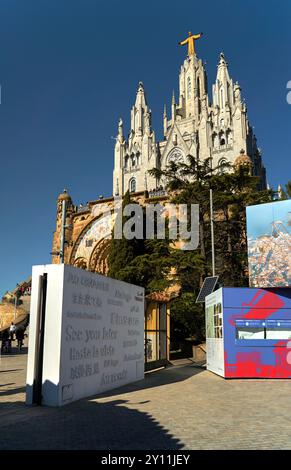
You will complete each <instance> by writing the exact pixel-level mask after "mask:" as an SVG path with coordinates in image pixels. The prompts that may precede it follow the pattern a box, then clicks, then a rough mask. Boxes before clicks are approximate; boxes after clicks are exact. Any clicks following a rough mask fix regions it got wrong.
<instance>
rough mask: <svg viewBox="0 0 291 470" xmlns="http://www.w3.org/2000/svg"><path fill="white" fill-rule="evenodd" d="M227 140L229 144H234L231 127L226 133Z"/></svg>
mask: <svg viewBox="0 0 291 470" xmlns="http://www.w3.org/2000/svg"><path fill="white" fill-rule="evenodd" d="M226 142H227V145H232V144H233V137H232V132H231V130H230V129H228V131H227V133H226Z"/></svg>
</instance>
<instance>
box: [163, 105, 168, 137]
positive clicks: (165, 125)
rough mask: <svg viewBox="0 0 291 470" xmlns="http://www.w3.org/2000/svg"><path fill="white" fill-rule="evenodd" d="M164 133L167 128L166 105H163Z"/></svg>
mask: <svg viewBox="0 0 291 470" xmlns="http://www.w3.org/2000/svg"><path fill="white" fill-rule="evenodd" d="M163 117H164V135H166V134H167V130H168V118H167V107H166V105H164V116H163Z"/></svg>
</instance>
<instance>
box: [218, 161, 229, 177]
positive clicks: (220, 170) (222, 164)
mask: <svg viewBox="0 0 291 470" xmlns="http://www.w3.org/2000/svg"><path fill="white" fill-rule="evenodd" d="M226 166H227V160H226V158H221V160H219V162H218V173H219V174H220V175H222V174H223V173H225V172H226Z"/></svg>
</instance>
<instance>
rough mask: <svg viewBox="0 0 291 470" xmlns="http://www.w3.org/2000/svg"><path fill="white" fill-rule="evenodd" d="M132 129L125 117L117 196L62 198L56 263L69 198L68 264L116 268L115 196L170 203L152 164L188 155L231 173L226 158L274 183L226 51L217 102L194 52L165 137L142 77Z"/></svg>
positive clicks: (104, 270) (118, 141)
mask: <svg viewBox="0 0 291 470" xmlns="http://www.w3.org/2000/svg"><path fill="white" fill-rule="evenodd" d="M130 127H131V129H130V133H129V135H128V138H125V136H124V126H123V122H122V120H120V121H119V124H118V135H117V138H116V144H115V150H114V172H113V196H112V197H110V198H108V199H98V200H95V201H90V202H88V203H87V205H86V206H85V207H81V206H76V205H74V203H73V201H72V199H71V197H70V195H69V194H68V193H67V192H66V191H64V192H63V193H62V194H60V195H59V197H58V201H57V219H56V230H55V232H54V237H53V250H52V262H53V263H59V262H60V254H59V253H60V238H61V237H60V234H61V227H62V204H63V201H66V227H67V228H66V233H65V240H66V244H65V250H64V262H65V263H68V264H72V265H74V266H77V267H81V268H84V269H88V270H90V271H92V272H98V273H101V274H106V273H107V272H108V250H109V244H110V238H111V231H112V228H113V224H114V216H113V215H112V214H110V213H108V208H109V210H113V205H114V197H115V196H121V197H122V196H123V195H124V194H125V193H126V191H127V190H129V191H130V192H131V193H132V200H133V201H136V202H138V203H139V204H141V205H147V204H150V203H157V202H159V203H161V204H164V203H165V202H167V201H168V197H167V193H166V191H165V189H164V188H163V187H161V186H163V182H161V181H156V180H155V179H154V178H153V177H152V176H151V175H150V174H149V170H150V169H152V168H154V167H158V168H161V169H164V168H166V166H167V164H168V163H169V162H171V161H175V162H186V159H187V155H192V156H194V157H195V158H196V159H199V160H200V161H205V160H208V159H209V160H208V162H209V164H210V165H211V166H212V168H217V171H223V169H224V164H225V162H229V163H232V164H241V163H242V164H245V163H247V164H248V165H250V168H251V169H252V172H253V174H255V175H257V176H259V177H260V185H261V188H262V189H263V188H265V187H266V175H265V169H264V166H263V164H262V158H261V153H260V150H259V149H258V147H257V142H256V137H255V135H254V134H253V130H252V127H251V126H250V124H249V121H248V118H247V110H246V105H245V103H244V102H243V100H242V98H241V90H240V87H239V85H238V83H234V82H233V80H232V79H231V78H230V75H229V72H228V66H227V63H226V60H225V57H224V55H223V54H221V55H220V59H219V64H218V70H217V77H216V81H215V84H214V85H213V88H212V103H210V100H209V96H208V91H207V76H206V71H205V68H204V65H203V63H202V60H201V59H199V58H198V57H197V56H196V54H195V53H194V54H192V55H188V57H187V58H186V59H185V60H184V63H183V65H182V66H181V70H180V76H179V100H178V103H176V100H175V97H174V96H173V98H172V105H171V117H170V118H169V117H168V115H167V112H166V109H165V111H164V116H163V127H164V139H163V140H162V141H159V142H158V141H156V137H155V132H154V130H153V129H152V126H151V111H150V109H149V106H148V104H147V100H146V96H145V90H144V87H143V84H142V83H139V85H138V90H137V94H136V100H135V104H134V106H133V107H132V110H131V126H130Z"/></svg>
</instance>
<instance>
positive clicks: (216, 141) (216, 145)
mask: <svg viewBox="0 0 291 470" xmlns="http://www.w3.org/2000/svg"><path fill="white" fill-rule="evenodd" d="M212 139H213V148H214V149H218V148H219V137H218V135H217V134H215V133H214V134H213V136H212Z"/></svg>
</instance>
